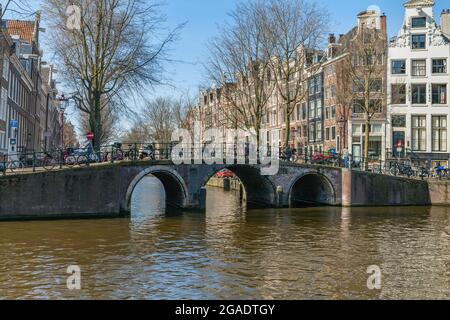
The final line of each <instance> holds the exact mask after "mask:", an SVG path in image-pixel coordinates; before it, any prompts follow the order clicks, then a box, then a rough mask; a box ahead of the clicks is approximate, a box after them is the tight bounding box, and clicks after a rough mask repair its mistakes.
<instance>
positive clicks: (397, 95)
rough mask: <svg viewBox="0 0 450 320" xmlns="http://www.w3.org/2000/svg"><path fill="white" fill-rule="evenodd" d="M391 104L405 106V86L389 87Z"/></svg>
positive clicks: (394, 85)
mask: <svg viewBox="0 0 450 320" xmlns="http://www.w3.org/2000/svg"><path fill="white" fill-rule="evenodd" d="M391 95H392V101H391V102H392V104H406V84H393V85H392V86H391Z"/></svg>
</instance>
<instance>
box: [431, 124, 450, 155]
mask: <svg viewBox="0 0 450 320" xmlns="http://www.w3.org/2000/svg"><path fill="white" fill-rule="evenodd" d="M431 122H432V127H433V131H432V136H433V151H440V152H446V151H447V116H433V117H432V121H431Z"/></svg>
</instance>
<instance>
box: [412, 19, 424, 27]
mask: <svg viewBox="0 0 450 320" xmlns="http://www.w3.org/2000/svg"><path fill="white" fill-rule="evenodd" d="M426 25H427V18H425V17H417V18H412V19H411V26H412V27H413V28H425V27H426Z"/></svg>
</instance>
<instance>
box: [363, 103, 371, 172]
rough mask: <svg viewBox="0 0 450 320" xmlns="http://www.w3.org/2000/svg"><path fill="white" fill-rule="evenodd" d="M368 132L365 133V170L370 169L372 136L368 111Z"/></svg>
mask: <svg viewBox="0 0 450 320" xmlns="http://www.w3.org/2000/svg"><path fill="white" fill-rule="evenodd" d="M365 118H366V119H365V120H366V132H365V133H364V170H366V171H367V170H368V169H369V138H370V116H369V113H368V112H366V117H365Z"/></svg>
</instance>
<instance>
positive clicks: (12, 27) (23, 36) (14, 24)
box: [7, 20, 34, 44]
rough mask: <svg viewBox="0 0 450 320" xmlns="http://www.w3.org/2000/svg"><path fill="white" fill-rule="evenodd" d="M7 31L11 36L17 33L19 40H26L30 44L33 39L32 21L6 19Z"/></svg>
mask: <svg viewBox="0 0 450 320" xmlns="http://www.w3.org/2000/svg"><path fill="white" fill-rule="evenodd" d="M7 28H8V33H9V34H10V35H11V36H14V35H17V36H19V37H20V40H22V41H26V42H28V43H30V44H31V42H32V41H33V32H34V22H33V21H22V20H8V21H7Z"/></svg>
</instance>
